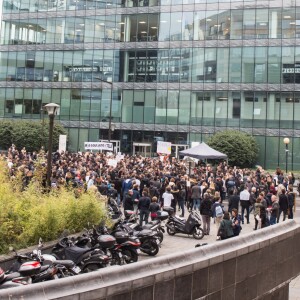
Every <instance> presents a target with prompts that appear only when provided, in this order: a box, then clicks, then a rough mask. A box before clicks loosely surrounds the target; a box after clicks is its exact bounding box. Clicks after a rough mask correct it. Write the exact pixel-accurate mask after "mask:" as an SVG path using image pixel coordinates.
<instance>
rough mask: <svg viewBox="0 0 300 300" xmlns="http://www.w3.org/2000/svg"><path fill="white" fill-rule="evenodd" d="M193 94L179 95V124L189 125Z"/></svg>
mask: <svg viewBox="0 0 300 300" xmlns="http://www.w3.org/2000/svg"><path fill="white" fill-rule="evenodd" d="M190 99H191V92H190V91H180V94H179V118H178V124H180V125H189V123H190V113H191V101H190Z"/></svg>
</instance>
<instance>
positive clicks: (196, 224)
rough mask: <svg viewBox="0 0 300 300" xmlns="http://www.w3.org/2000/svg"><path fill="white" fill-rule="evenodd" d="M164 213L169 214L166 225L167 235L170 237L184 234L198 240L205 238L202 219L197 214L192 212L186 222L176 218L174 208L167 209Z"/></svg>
mask: <svg viewBox="0 0 300 300" xmlns="http://www.w3.org/2000/svg"><path fill="white" fill-rule="evenodd" d="M164 211H166V212H168V214H169V218H168V221H167V223H166V227H167V233H168V234H169V235H175V234H176V233H183V234H187V235H192V236H193V237H194V238H195V239H196V240H201V239H202V238H203V237H204V231H203V229H202V228H201V217H200V215H199V214H198V213H197V212H193V211H192V212H191V213H190V215H189V216H188V218H187V220H186V219H184V218H181V217H178V216H176V215H175V214H174V209H173V208H172V207H166V208H164Z"/></svg>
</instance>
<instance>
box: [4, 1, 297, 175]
mask: <svg viewBox="0 0 300 300" xmlns="http://www.w3.org/2000/svg"><path fill="white" fill-rule="evenodd" d="M1 9H2V12H1V36H0V38H1V45H0V61H1V67H0V117H1V118H23V119H41V118H42V117H43V116H42V115H41V108H42V106H43V105H44V104H46V103H49V102H56V103H58V104H59V105H60V115H59V116H58V117H57V120H59V121H60V122H61V123H62V124H63V125H64V126H65V128H66V129H67V130H68V149H69V150H71V151H78V150H83V149H84V146H83V145H84V142H87V141H89V142H94V141H98V140H107V139H108V126H109V120H111V123H112V125H113V126H112V128H113V129H114V131H113V132H112V140H114V141H115V142H114V143H115V145H116V146H117V150H119V151H121V152H123V153H141V152H142V153H144V154H149V153H150V152H155V150H156V147H155V143H156V142H157V141H168V142H171V143H172V144H173V145H174V146H173V147H172V149H173V152H174V154H176V153H177V151H179V150H181V149H184V148H185V147H187V146H188V145H191V143H192V142H199V141H205V140H207V139H208V138H209V136H211V135H212V134H214V133H215V132H216V131H219V130H224V129H226V128H228V129H232V128H234V129H239V130H241V131H244V132H247V133H249V134H251V135H253V136H255V138H256V139H257V141H258V143H259V145H260V154H259V159H258V163H259V164H261V165H262V166H264V167H266V168H276V167H277V166H278V165H281V167H282V168H284V167H283V166H284V164H285V145H284V143H283V137H289V138H290V140H291V142H290V145H289V150H290V151H289V169H292V168H293V169H294V170H299V169H300V139H299V136H300V117H299V114H300V40H298V37H299V36H300V0H286V1H282V0H280V1H279V0H265V1H264V0H260V1H258V0H257V1H253V0H251V1H249V0H244V1H234V0H231V1H230V0H219V1H217V0H101V1H99V0H3V1H2V8H1ZM104 81H109V82H113V84H110V83H106V82H104Z"/></svg>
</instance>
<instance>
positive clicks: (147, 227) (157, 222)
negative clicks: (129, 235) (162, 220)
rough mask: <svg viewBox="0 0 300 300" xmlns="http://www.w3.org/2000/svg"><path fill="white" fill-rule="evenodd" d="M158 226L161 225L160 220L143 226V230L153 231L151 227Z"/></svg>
mask: <svg viewBox="0 0 300 300" xmlns="http://www.w3.org/2000/svg"><path fill="white" fill-rule="evenodd" d="M157 224H159V220H156V221H151V222H149V223H148V224H145V225H144V226H143V229H151V227H153V226H155V225H157Z"/></svg>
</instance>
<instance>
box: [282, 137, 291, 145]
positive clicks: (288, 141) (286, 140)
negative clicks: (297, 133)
mask: <svg viewBox="0 0 300 300" xmlns="http://www.w3.org/2000/svg"><path fill="white" fill-rule="evenodd" d="M283 142H284V143H285V144H286V145H288V144H289V143H290V139H289V138H287V137H286V138H284V139H283Z"/></svg>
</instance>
